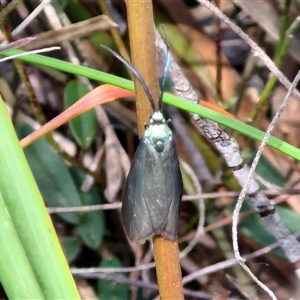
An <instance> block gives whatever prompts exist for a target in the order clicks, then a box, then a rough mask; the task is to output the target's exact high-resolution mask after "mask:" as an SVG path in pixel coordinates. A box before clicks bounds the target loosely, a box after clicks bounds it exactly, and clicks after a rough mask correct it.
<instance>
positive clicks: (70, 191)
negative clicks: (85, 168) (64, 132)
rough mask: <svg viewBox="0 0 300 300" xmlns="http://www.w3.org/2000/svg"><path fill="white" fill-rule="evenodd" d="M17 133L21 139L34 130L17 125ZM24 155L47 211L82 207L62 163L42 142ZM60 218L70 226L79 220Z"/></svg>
mask: <svg viewBox="0 0 300 300" xmlns="http://www.w3.org/2000/svg"><path fill="white" fill-rule="evenodd" d="M16 131H17V133H18V135H19V137H20V138H23V137H25V136H27V135H28V134H30V133H31V132H32V131H33V130H32V128H31V127H30V126H29V125H27V124H24V123H20V122H18V123H17V124H16ZM24 152H25V156H26V158H27V160H28V163H29V165H30V168H31V170H32V173H33V175H34V178H35V180H36V182H37V185H38V187H39V189H40V191H41V194H42V195H43V198H44V200H45V202H46V203H47V205H48V206H49V207H72V206H80V205H81V200H80V197H79V195H78V192H77V190H76V187H75V185H74V182H73V179H72V177H71V176H70V173H69V171H68V169H67V167H66V165H65V163H64V161H63V160H62V159H61V157H60V156H59V155H58V154H57V153H55V152H54V151H53V150H52V148H51V147H50V146H49V144H48V143H47V142H46V140H45V138H41V139H39V140H38V141H36V142H35V143H33V144H31V145H29V146H28V147H27V148H26V149H25V150H24ZM59 215H60V217H61V218H62V219H64V220H65V221H67V222H70V223H73V224H75V223H78V221H79V219H80V214H78V213H62V214H59Z"/></svg>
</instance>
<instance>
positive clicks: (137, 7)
mask: <svg viewBox="0 0 300 300" xmlns="http://www.w3.org/2000/svg"><path fill="white" fill-rule="evenodd" d="M127 14H128V26H129V37H130V46H131V59H132V62H133V65H134V66H135V67H136V69H137V70H138V71H139V72H140V74H141V75H142V77H143V78H144V80H145V82H146V84H147V86H148V88H149V91H150V92H151V95H152V97H153V99H154V101H155V105H156V107H158V98H159V94H160V91H159V84H158V78H157V77H158V76H157V60H156V49H155V42H154V41H155V37H154V22H153V9H152V1H151V0H140V1H136V0H128V1H127ZM134 83H135V90H136V99H137V116H138V130H139V135H140V136H142V135H143V133H144V124H145V123H148V122H149V118H150V116H151V115H152V113H153V111H152V108H151V105H150V103H149V100H148V98H147V96H146V94H145V92H144V90H143V88H142V86H141V84H140V83H139V82H138V81H137V80H135V82H134ZM162 200H163V199H162ZM153 247H154V258H155V262H156V273H157V282H158V286H159V294H160V299H184V297H183V288H182V279H181V269H180V262H179V251H178V245H177V243H176V242H170V241H168V240H166V239H164V238H162V237H154V238H153Z"/></svg>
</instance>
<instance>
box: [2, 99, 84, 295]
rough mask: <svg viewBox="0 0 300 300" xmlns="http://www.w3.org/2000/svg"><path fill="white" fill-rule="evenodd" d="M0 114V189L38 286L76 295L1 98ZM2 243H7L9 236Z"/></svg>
mask: <svg viewBox="0 0 300 300" xmlns="http://www.w3.org/2000/svg"><path fill="white" fill-rule="evenodd" d="M0 116H1V117H0V128H1V142H0V160H1V168H0V191H1V194H2V197H3V199H4V201H5V204H6V207H7V210H8V213H9V215H10V216H11V219H12V222H13V224H14V227H15V229H16V231H17V234H18V236H19V238H20V241H21V243H22V246H23V249H24V250H25V252H26V255H27V258H28V261H29V263H30V265H31V267H32V270H33V272H34V274H35V277H36V279H37V282H38V284H39V286H40V289H41V291H42V293H43V295H44V297H45V299H79V295H78V292H77V289H76V286H75V283H74V280H73V278H72V275H71V273H70V270H69V267H68V264H67V262H66V259H65V257H64V254H63V252H62V249H61V247H60V244H59V241H58V239H57V236H56V233H55V230H54V228H53V225H52V223H51V220H50V217H49V215H48V213H47V210H46V208H45V205H44V202H43V199H42V197H41V195H40V192H39V190H38V188H37V185H36V183H35V181H34V178H33V175H32V173H31V170H30V168H29V166H28V163H27V161H26V159H25V156H24V153H23V150H22V148H21V146H20V143H19V140H18V139H17V136H16V134H15V131H14V128H13V126H12V123H11V120H10V117H9V115H8V113H7V110H6V108H5V106H4V103H3V100H2V98H0ZM0 222H2V220H1V219H0ZM3 225H5V224H2V226H3ZM5 243H7V245H6V246H8V247H9V246H10V244H9V243H10V241H9V240H7V241H6V242H5ZM1 247H2V245H1ZM23 280H24V281H26V280H27V278H23Z"/></svg>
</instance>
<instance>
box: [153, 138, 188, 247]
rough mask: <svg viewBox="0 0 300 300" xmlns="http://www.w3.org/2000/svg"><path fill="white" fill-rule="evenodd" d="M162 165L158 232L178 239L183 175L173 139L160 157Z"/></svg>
mask: <svg viewBox="0 0 300 300" xmlns="http://www.w3.org/2000/svg"><path fill="white" fill-rule="evenodd" d="M160 162H161V164H160V165H161V167H162V169H163V170H162V172H161V173H162V174H163V176H162V178H161V180H162V182H160V184H161V186H162V187H163V191H161V194H160V203H162V204H163V206H162V207H160V212H159V213H160V215H161V216H160V219H161V224H160V228H159V229H158V230H156V234H159V235H161V236H163V237H164V238H167V239H169V240H172V241H174V240H176V239H177V236H178V217H179V205H180V201H181V197H182V189H183V183H182V176H181V172H180V167H179V161H178V155H177V151H176V147H175V143H174V140H173V139H172V140H171V141H170V142H169V143H168V144H167V145H166V147H165V151H164V155H163V156H161V157H160Z"/></svg>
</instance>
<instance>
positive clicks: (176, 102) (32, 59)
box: [2, 49, 300, 160]
mask: <svg viewBox="0 0 300 300" xmlns="http://www.w3.org/2000/svg"><path fill="white" fill-rule="evenodd" d="M19 53H23V51H20V50H17V49H15V50H10V51H7V52H5V53H2V55H3V56H11V55H15V54H19ZM18 59H19V60H21V61H24V62H27V63H33V64H38V65H42V66H46V67H51V68H54V69H56V70H60V71H63V72H68V73H71V74H75V75H77V76H84V77H87V78H89V79H92V80H97V81H101V82H106V83H109V84H113V85H115V86H118V87H122V88H124V89H127V90H130V91H133V90H134V86H133V82H131V81H129V80H126V79H124V78H120V77H117V76H114V75H111V74H107V73H104V72H100V71H97V70H94V69H91V68H87V67H84V66H77V65H73V64H72V63H69V62H65V61H61V60H58V59H54V58H50V57H46V56H43V55H39V54H31V55H26V56H22V57H19V58H18ZM163 101H164V103H167V104H170V105H173V106H175V107H177V108H180V109H183V110H185V111H187V112H190V113H194V114H197V115H199V116H201V117H203V118H206V119H209V120H212V121H215V122H217V123H219V124H221V125H224V126H227V127H228V128H232V129H234V130H236V131H237V132H240V133H242V134H245V135H247V136H249V137H251V138H253V139H256V140H259V141H261V140H262V139H263V137H264V132H262V131H261V130H258V129H256V128H254V127H251V126H249V125H247V124H245V123H243V122H240V121H238V120H235V119H233V118H230V117H227V116H225V115H222V114H220V113H218V112H216V111H213V110H211V109H209V108H206V107H203V106H201V105H198V104H195V103H191V102H190V101H188V100H185V99H182V98H179V97H176V96H174V95H170V94H165V95H164V97H163ZM267 144H268V145H270V146H271V147H273V148H275V149H277V150H279V151H281V152H282V153H285V154H287V155H289V156H291V157H293V158H295V159H297V160H300V150H299V149H298V148H296V147H294V146H292V145H290V144H288V143H286V142H284V141H281V140H280V139H278V138H275V137H273V136H271V137H270V138H269V140H268V142H267Z"/></svg>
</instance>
